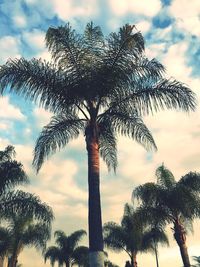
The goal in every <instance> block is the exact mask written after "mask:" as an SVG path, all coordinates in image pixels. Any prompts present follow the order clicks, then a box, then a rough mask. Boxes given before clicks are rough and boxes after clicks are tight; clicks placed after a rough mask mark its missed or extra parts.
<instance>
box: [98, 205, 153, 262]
mask: <svg viewBox="0 0 200 267" xmlns="http://www.w3.org/2000/svg"><path fill="white" fill-rule="evenodd" d="M144 226H145V225H143V223H142V221H141V220H140V217H138V215H137V212H136V211H135V210H134V208H133V207H132V206H131V205H129V204H126V205H125V207H124V215H123V218H122V221H121V225H119V224H117V223H114V222H108V223H106V224H105V225H104V228H103V229H104V242H105V245H106V246H107V247H108V248H110V249H112V250H114V251H116V252H120V251H125V252H126V253H127V254H128V256H129V257H130V260H131V266H133V267H137V266H138V265H137V254H138V252H146V250H148V249H151V248H152V246H149V247H147V243H145V246H144V242H143V236H144V231H145V228H144ZM150 245H151V244H150Z"/></svg>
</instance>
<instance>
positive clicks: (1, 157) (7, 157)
mask: <svg viewBox="0 0 200 267" xmlns="http://www.w3.org/2000/svg"><path fill="white" fill-rule="evenodd" d="M15 156H16V152H15V148H14V146H11V145H9V146H7V147H6V148H5V149H4V150H2V151H0V162H5V161H12V160H13V158H14V157H15Z"/></svg>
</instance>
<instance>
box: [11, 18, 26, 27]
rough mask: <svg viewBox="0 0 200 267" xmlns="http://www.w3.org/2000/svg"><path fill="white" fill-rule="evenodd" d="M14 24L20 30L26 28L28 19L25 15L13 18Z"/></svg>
mask: <svg viewBox="0 0 200 267" xmlns="http://www.w3.org/2000/svg"><path fill="white" fill-rule="evenodd" d="M13 22H14V24H15V25H16V26H17V27H19V28H24V27H26V24H27V21H26V17H25V16H23V15H21V16H20V15H16V16H14V17H13Z"/></svg>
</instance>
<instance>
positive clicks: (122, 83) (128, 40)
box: [0, 23, 196, 267]
mask: <svg viewBox="0 0 200 267" xmlns="http://www.w3.org/2000/svg"><path fill="white" fill-rule="evenodd" d="M46 46H47V48H48V49H49V51H50V52H51V55H52V59H53V61H52V62H46V61H42V60H41V59H39V60H38V59H35V58H34V59H31V60H26V59H24V58H21V59H14V60H10V61H8V62H7V63H6V64H5V65H3V66H1V67H0V90H1V92H2V93H3V92H5V91H6V90H7V89H8V91H10V92H12V91H14V92H15V93H17V94H19V95H23V96H25V98H28V99H30V100H32V101H34V102H36V103H39V104H40V105H41V106H42V107H44V108H45V109H47V110H49V111H51V112H53V113H54V116H53V117H52V120H51V121H50V123H49V124H48V125H47V126H45V127H44V128H43V131H42V132H41V135H40V136H39V138H38V140H37V143H36V147H35V153H34V160H33V164H34V166H35V167H36V169H37V171H39V169H40V168H41V166H42V164H43V162H44V160H45V159H47V158H48V156H49V155H50V154H51V153H54V152H55V151H57V150H59V149H60V148H63V147H64V146H65V145H66V144H67V143H68V142H69V141H70V140H71V139H73V138H77V137H78V136H79V134H80V133H83V134H84V135H85V141H86V148H87V152H88V184H89V201H88V202H89V216H88V217H89V248H90V252H91V253H93V254H94V255H93V256H91V257H90V259H91V260H92V259H97V258H100V257H97V256H95V255H97V254H98V253H101V255H102V260H101V264H100V265H99V264H98V263H94V262H91V265H92V266H100V267H102V266H103V262H104V260H103V236H102V220H101V203H100V190H99V180H100V177H99V155H100V156H101V157H102V158H103V160H104V161H105V162H106V164H107V166H108V168H109V169H111V168H113V169H114V170H115V169H116V166H117V135H118V134H121V135H125V136H128V137H130V138H132V139H134V140H136V141H137V142H138V143H140V144H142V145H143V146H144V147H145V148H146V149H156V144H155V142H154V139H153V137H152V135H151V133H150V131H149V130H148V128H147V127H146V126H145V124H144V122H143V120H142V116H143V115H144V114H148V113H154V112H157V111H158V110H160V109H179V110H183V111H186V112H188V111H191V110H194V108H195V106H196V101H195V96H194V94H193V93H192V91H191V90H190V89H189V88H188V87H187V86H186V85H184V84H182V83H180V82H178V81H176V80H173V79H165V78H164V77H163V75H164V67H163V66H162V65H161V64H160V63H159V62H157V61H156V60H155V59H152V60H148V59H147V58H146V57H145V54H144V39H143V37H142V35H141V33H140V32H137V31H136V28H135V26H132V25H129V24H126V25H125V26H123V27H122V28H120V30H119V32H118V33H111V34H110V35H109V36H108V37H106V38H104V36H103V33H102V31H101V28H100V27H98V26H94V25H93V23H88V24H87V26H86V28H85V30H84V33H83V34H79V33H77V32H76V31H75V30H73V29H72V28H71V26H70V25H69V24H66V25H65V26H60V27H57V28H54V27H50V28H49V29H48V31H47V33H46Z"/></svg>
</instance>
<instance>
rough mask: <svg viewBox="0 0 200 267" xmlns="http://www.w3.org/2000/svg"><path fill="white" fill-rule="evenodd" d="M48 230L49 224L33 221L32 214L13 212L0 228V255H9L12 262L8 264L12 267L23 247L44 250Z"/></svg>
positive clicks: (48, 235)
mask: <svg viewBox="0 0 200 267" xmlns="http://www.w3.org/2000/svg"><path fill="white" fill-rule="evenodd" d="M50 231H51V229H50V227H49V225H46V224H44V222H40V221H35V220H34V219H33V217H32V216H29V217H27V216H23V214H15V215H14V214H13V215H12V216H11V217H10V218H9V220H7V226H6V227H1V228H0V240H1V241H0V255H1V256H2V257H4V256H8V255H9V260H10V263H11V262H12V263H11V265H10V266H11V267H13V266H15V265H16V262H17V258H18V256H19V254H20V253H21V251H22V250H23V248H24V247H35V248H36V249H38V250H40V249H42V250H44V249H45V248H46V242H47V240H48V239H49V238H50Z"/></svg>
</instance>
